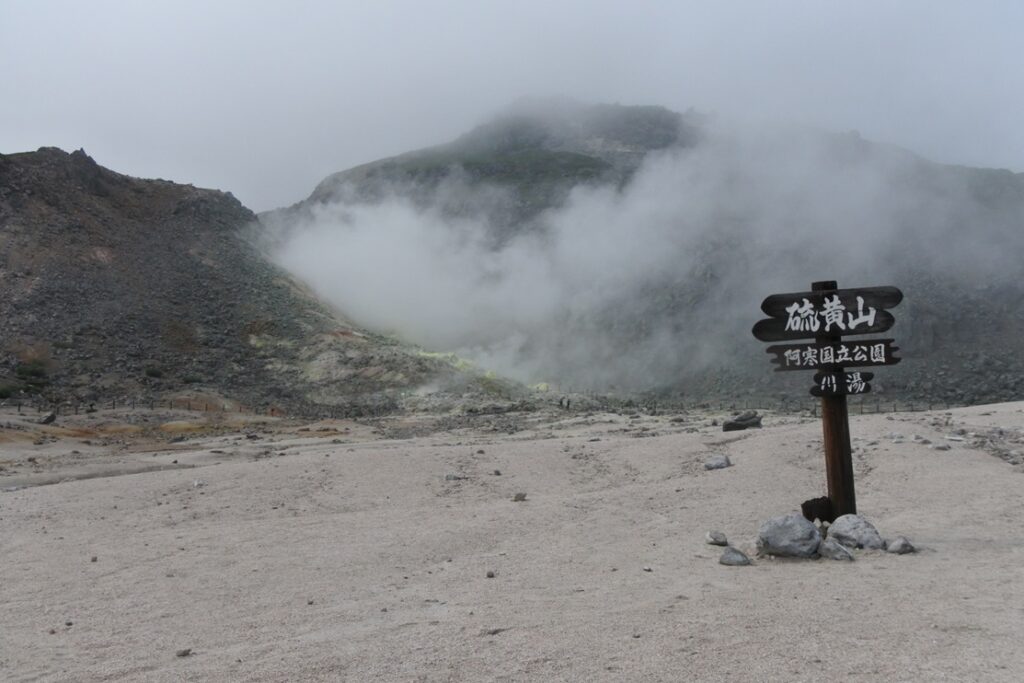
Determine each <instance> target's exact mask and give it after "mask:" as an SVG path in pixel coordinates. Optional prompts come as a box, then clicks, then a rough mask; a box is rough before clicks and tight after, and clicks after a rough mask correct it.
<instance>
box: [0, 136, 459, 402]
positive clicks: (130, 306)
mask: <svg viewBox="0 0 1024 683" xmlns="http://www.w3.org/2000/svg"><path fill="white" fill-rule="evenodd" d="M254 220H255V216H254V215H253V214H252V213H251V212H250V211H249V210H248V209H246V208H245V207H244V206H242V205H241V204H240V203H239V202H238V201H237V200H236V199H235V198H234V197H233V196H231V195H230V194H227V193H223V192H218V191H215V190H203V189H197V188H195V187H192V186H189V185H179V184H175V183H172V182H168V181H164V180H140V179H136V178H131V177H128V176H124V175H120V174H118V173H114V172H112V171H110V170H107V169H105V168H102V167H100V166H99V165H97V164H96V163H95V162H94V161H93V160H92V159H91V158H90V157H89V156H87V155H86V154H85V152H84V151H82V150H79V151H77V152H74V153H72V154H67V153H65V152H63V151H61V150H59V149H55V148H43V149H40V150H39V151H37V152H28V153H22V154H10V155H0V292H2V294H3V296H2V297H0V319H2V320H3V326H2V328H0V391H2V392H3V394H4V395H5V396H7V397H12V398H18V397H23V396H41V397H44V398H45V399H47V400H50V401H55V402H56V401H106V400H109V399H111V398H113V397H117V398H123V397H124V398H126V397H131V398H140V399H144V398H155V397H160V396H167V395H173V394H175V393H177V392H183V391H192V392H207V393H212V394H214V395H218V396H223V397H225V398H227V399H231V400H237V401H240V402H242V403H244V404H247V405H250V406H256V405H268V404H270V405H276V406H278V407H281V408H283V409H289V408H295V407H297V406H304V405H307V404H309V403H314V404H332V405H337V406H347V407H353V406H354V407H355V408H354V410H358V409H359V406H364V407H365V406H382V405H385V406H386V405H390V404H392V403H393V402H394V400H395V397H396V396H397V395H398V394H399V392H401V391H403V390H407V389H409V388H413V387H416V386H418V385H420V384H421V383H423V382H425V381H427V380H428V379H437V378H438V377H439V376H440V377H448V378H453V377H454V375H455V374H456V373H455V372H454V371H453V370H452V369H451V368H450V367H448V366H447V365H446V364H445V363H443V362H439V361H438V360H436V359H431V358H427V357H424V356H420V355H418V354H417V353H416V352H415V351H414V350H412V349H409V348H407V347H404V346H401V345H400V344H398V343H397V342H395V341H393V340H389V339H386V338H383V337H380V336H377V335H374V334H370V333H367V332H365V331H363V330H360V329H358V328H356V327H354V326H353V325H351V324H350V323H349V322H348V321H346V320H344V319H343V318H342V317H341V316H340V315H338V314H337V313H336V312H334V311H332V310H330V309H329V308H327V307H326V306H325V305H323V304H322V303H320V302H318V301H317V300H316V299H315V298H314V297H312V296H311V295H310V294H309V293H308V292H307V291H306V290H305V289H304V288H303V287H302V286H301V285H300V284H299V283H297V282H296V281H295V280H294V279H293V278H292V277H291V276H290V275H288V274H287V273H285V272H283V271H281V270H280V269H278V268H277V267H276V266H274V265H272V264H270V263H269V262H268V261H266V260H265V259H264V258H263V256H262V255H261V253H260V252H259V251H258V250H257V249H256V248H255V247H254V246H253V245H252V244H250V243H249V242H248V241H247V240H246V239H244V238H243V236H242V235H243V233H244V232H245V228H246V227H247V226H249V225H250V224H252V223H253V222H254Z"/></svg>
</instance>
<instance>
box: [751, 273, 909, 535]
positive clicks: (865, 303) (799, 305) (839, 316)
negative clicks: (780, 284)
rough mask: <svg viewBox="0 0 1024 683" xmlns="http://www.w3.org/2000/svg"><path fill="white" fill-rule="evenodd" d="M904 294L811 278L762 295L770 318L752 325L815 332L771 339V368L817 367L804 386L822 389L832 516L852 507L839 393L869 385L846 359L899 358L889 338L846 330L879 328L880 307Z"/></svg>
mask: <svg viewBox="0 0 1024 683" xmlns="http://www.w3.org/2000/svg"><path fill="white" fill-rule="evenodd" d="M902 300H903V293H902V292H900V290H898V289H896V288H895V287H871V288H866V289H839V288H838V286H837V284H836V282H835V281H834V280H826V281H823V282H815V283H813V284H812V285H811V291H810V292H796V293H792V294H773V295H771V296H769V297H768V298H766V299H765V300H764V301H763V302H762V303H761V310H763V311H764V312H765V313H767V314H768V315H770V316H772V317H771V318H766V319H764V320H761V321H759V322H758V323H757V324H756V325H754V329H753V332H754V336H755V337H757V338H758V339H760V340H761V341H766V342H771V341H789V340H795V339H807V338H809V337H811V338H813V339H814V342H813V343H800V344H776V345H773V346H769V347H768V348H767V352H768V353H771V354H774V355H775V357H774V358H773V359H772V362H773V363H775V364H776V365H777V366H778V367H776V368H775V370H776V371H789V370H817V373H816V374H815V375H814V386H813V387H811V394H813V395H814V396H820V397H821V424H822V433H823V436H824V444H825V476H826V479H827V481H828V497H829V500H830V501H831V502H832V509H833V511H834V513H835V515H836V516H837V517H838V516H840V515H845V514H855V513H856V512H857V496H856V492H855V491H854V486H853V456H852V452H851V448H850V420H849V411H848V408H847V404H846V397H847V396H848V395H850V394H865V393H867V392H869V391H871V385H870V384H869V383H868V382H869V381H870V380H872V379H873V378H874V373H871V372H847V371H846V368H848V367H864V366H867V367H872V366H878V365H895V364H896V363H898V362H900V358H897V357H896V356H895V355H894V352H895V351H897V350H899V348H898V347H896V346H893V341H894V340H893V339H869V340H857V341H847V340H844V339H843V337H844V336H845V335H857V334H870V333H874V332H885V331H886V330H888V329H889V328H890V327H892V324H893V323H894V322H895V318H893V316H892V314H891V313H889V312H888V311H887V310H885V309H887V308H892V307H893V306H896V305H897V304H899V303H900V301H902Z"/></svg>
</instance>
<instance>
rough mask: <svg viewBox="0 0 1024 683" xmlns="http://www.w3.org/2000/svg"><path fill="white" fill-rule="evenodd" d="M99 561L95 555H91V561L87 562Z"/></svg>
mask: <svg viewBox="0 0 1024 683" xmlns="http://www.w3.org/2000/svg"><path fill="white" fill-rule="evenodd" d="M99 559H100V558H98V557H96V556H95V555H93V556H92V559H91V560H89V561H90V562H98V561H99Z"/></svg>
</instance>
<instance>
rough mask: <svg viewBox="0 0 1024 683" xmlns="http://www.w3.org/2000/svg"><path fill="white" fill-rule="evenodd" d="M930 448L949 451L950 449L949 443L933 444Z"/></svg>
mask: <svg viewBox="0 0 1024 683" xmlns="http://www.w3.org/2000/svg"><path fill="white" fill-rule="evenodd" d="M930 448H931V449H932V450H935V451H948V450H949V444H948V443H940V444H932V445H931V446H930Z"/></svg>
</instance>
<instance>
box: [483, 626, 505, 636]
mask: <svg viewBox="0 0 1024 683" xmlns="http://www.w3.org/2000/svg"><path fill="white" fill-rule="evenodd" d="M507 630H508V629H507V628H485V629H484V630H483V631H481V632H480V635H482V636H496V635H498V634H499V633H504V632H505V631H507Z"/></svg>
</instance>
